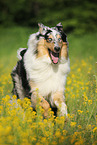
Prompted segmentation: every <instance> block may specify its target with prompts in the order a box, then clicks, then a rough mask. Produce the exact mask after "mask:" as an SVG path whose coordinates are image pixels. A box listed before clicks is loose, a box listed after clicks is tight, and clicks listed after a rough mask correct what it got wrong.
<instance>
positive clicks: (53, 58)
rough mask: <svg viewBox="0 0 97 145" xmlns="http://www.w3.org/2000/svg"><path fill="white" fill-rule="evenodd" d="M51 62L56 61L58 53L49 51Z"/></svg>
mask: <svg viewBox="0 0 97 145" xmlns="http://www.w3.org/2000/svg"><path fill="white" fill-rule="evenodd" d="M50 55H51V58H52V61H53V63H58V59H59V53H54V52H52V51H51V52H50Z"/></svg>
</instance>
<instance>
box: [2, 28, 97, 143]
mask: <svg viewBox="0 0 97 145" xmlns="http://www.w3.org/2000/svg"><path fill="white" fill-rule="evenodd" d="M36 31H37V30H36V29H33V28H23V27H22V28H21V27H14V28H1V27H0V145H45V144H46V145H96V144H97V48H96V46H97V40H96V39H97V32H96V33H89V34H84V35H80V36H78V35H74V34H72V33H71V34H68V41H69V57H70V67H71V71H70V73H69V75H68V77H67V84H66V90H65V92H64V94H65V97H66V104H67V108H68V121H67V122H65V117H59V116H57V117H55V116H54V114H53V112H52V110H51V109H50V110H49V117H48V118H47V119H43V111H44V110H43V109H42V108H41V107H40V106H38V105H37V107H36V109H37V113H36V112H35V111H33V108H31V107H30V105H31V103H30V100H29V99H27V98H25V99H24V100H19V99H18V100H16V96H14V95H12V93H11V90H12V80H11V76H10V73H11V71H12V69H13V67H14V65H15V64H16V61H17V60H18V59H17V57H16V56H17V49H18V48H20V47H27V41H28V38H29V35H30V34H31V33H33V32H36Z"/></svg>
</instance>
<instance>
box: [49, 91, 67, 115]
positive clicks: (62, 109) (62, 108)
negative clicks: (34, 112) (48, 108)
mask: <svg viewBox="0 0 97 145" xmlns="http://www.w3.org/2000/svg"><path fill="white" fill-rule="evenodd" d="M52 99H53V104H54V105H55V106H56V107H57V108H58V111H59V115H60V116H67V106H66V104H65V100H64V94H63V92H62V91H58V92H56V93H54V94H53V95H52Z"/></svg>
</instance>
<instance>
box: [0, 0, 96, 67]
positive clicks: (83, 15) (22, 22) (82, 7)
mask: <svg viewBox="0 0 97 145" xmlns="http://www.w3.org/2000/svg"><path fill="white" fill-rule="evenodd" d="M38 22H41V23H43V24H44V25H47V26H51V27H53V26H56V24H57V23H59V22H62V25H63V28H64V31H65V33H66V34H67V39H68V41H69V56H70V59H71V62H73V60H74V63H76V59H77V58H78V59H84V58H89V57H90V56H91V57H92V58H93V59H94V62H96V61H97V48H96V47H97V0H84V1H82V0H0V62H1V63H4V60H5V62H7V63H8V62H9V61H10V60H13V61H12V62H11V63H10V64H13V63H16V60H17V57H16V55H17V50H18V49H19V48H20V47H27V42H28V38H29V35H30V34H32V33H34V32H37V31H38V25H37V23H38ZM9 58H10V59H9ZM7 63H4V64H7ZM13 65H14V64H13Z"/></svg>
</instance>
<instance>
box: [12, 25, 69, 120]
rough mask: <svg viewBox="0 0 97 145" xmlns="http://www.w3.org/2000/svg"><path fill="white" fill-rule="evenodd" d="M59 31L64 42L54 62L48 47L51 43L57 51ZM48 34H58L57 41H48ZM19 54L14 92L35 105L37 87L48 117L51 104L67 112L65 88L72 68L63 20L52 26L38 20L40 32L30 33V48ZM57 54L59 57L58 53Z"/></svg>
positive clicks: (13, 75) (61, 111) (14, 70)
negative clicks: (56, 61) (56, 60)
mask: <svg viewBox="0 0 97 145" xmlns="http://www.w3.org/2000/svg"><path fill="white" fill-rule="evenodd" d="M56 35H57V36H59V37H61V39H62V42H61V43H62V44H61V43H60V52H59V54H60V56H59V60H58V63H56V64H54V63H53V62H52V60H51V58H50V56H49V52H48V50H47V48H46V47H48V46H51V47H52V49H53V50H52V49H51V48H49V49H51V50H50V51H51V53H52V54H53V51H54V52H55V50H54V48H55V47H58V46H59V44H58V43H57V38H56ZM49 36H51V37H52V38H53V37H54V38H55V42H54V43H48V42H47V39H48V37H49ZM54 54H55V55H57V54H58V53H54ZM18 58H19V61H18V63H17V65H16V67H15V68H14V69H13V71H12V73H11V76H12V79H13V93H14V94H15V95H17V97H18V98H20V99H23V98H24V97H28V98H30V99H31V102H32V106H33V107H34V108H35V106H36V104H37V102H36V100H37V99H36V98H37V95H36V93H35V92H36V89H38V93H39V97H40V98H41V103H40V105H41V106H42V107H43V108H44V110H45V113H44V116H45V117H47V114H48V113H47V112H48V109H49V107H50V106H51V107H52V108H53V107H56V108H58V109H59V111H60V115H62V116H64V115H67V107H66V104H65V97H64V89H65V84H66V77H67V74H68V73H69V71H70V62H69V56H68V46H67V37H66V35H65V33H64V32H63V29H62V25H61V23H59V24H58V25H57V26H56V27H53V28H49V27H47V26H44V25H43V24H39V32H37V33H34V34H32V35H30V37H29V40H28V49H26V48H24V49H20V50H19V51H18ZM54 58H55V59H56V57H54Z"/></svg>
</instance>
